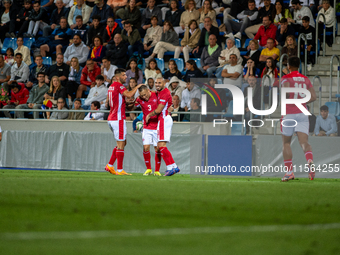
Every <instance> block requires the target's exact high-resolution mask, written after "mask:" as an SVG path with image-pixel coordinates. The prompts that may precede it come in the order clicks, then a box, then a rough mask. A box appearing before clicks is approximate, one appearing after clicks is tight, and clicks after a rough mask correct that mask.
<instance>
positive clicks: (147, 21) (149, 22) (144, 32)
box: [138, 19, 151, 38]
mask: <svg viewBox="0 0 340 255" xmlns="http://www.w3.org/2000/svg"><path fill="white" fill-rule="evenodd" d="M150 24H151V19H146V20H145V24H144V25H150ZM138 32H139V34H140V37H141V38H144V36H145V34H146V30H144V29H143V27H140V28H139V29H138Z"/></svg>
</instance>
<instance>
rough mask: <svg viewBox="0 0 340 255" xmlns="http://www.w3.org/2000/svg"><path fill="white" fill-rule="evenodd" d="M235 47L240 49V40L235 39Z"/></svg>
mask: <svg viewBox="0 0 340 255" xmlns="http://www.w3.org/2000/svg"><path fill="white" fill-rule="evenodd" d="M235 46H236V48H238V49H239V48H241V40H240V39H237V38H235ZM226 47H227V45H226Z"/></svg>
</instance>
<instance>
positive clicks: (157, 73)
mask: <svg viewBox="0 0 340 255" xmlns="http://www.w3.org/2000/svg"><path fill="white" fill-rule="evenodd" d="M144 74H145V79H146V80H147V79H148V78H149V77H152V78H154V79H156V78H161V77H162V72H161V70H160V69H159V68H158V66H157V62H156V60H155V59H154V58H153V59H151V60H150V61H149V64H148V66H147V67H146V68H145V70H144Z"/></svg>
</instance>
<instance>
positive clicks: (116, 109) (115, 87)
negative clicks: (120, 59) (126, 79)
mask: <svg viewBox="0 0 340 255" xmlns="http://www.w3.org/2000/svg"><path fill="white" fill-rule="evenodd" d="M125 90H126V88H125V87H124V85H123V84H121V83H119V82H116V81H115V82H114V83H112V84H111V86H110V87H109V89H108V95H109V104H110V114H109V117H108V118H107V120H125V96H123V93H124V91H125Z"/></svg>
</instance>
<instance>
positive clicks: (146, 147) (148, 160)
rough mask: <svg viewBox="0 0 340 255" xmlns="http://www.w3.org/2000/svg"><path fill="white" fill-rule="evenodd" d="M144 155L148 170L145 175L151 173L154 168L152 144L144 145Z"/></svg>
mask: <svg viewBox="0 0 340 255" xmlns="http://www.w3.org/2000/svg"><path fill="white" fill-rule="evenodd" d="M143 131H144V130H143ZM143 157H144V162H145V166H146V171H145V173H144V174H143V175H145V176H147V175H151V174H152V169H151V154H150V144H147V145H143Z"/></svg>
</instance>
